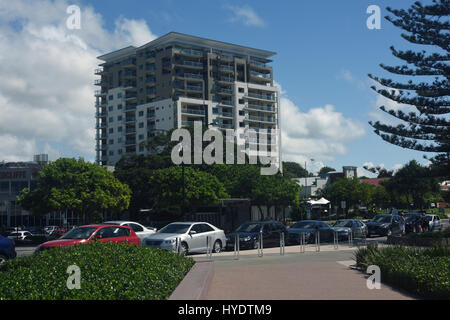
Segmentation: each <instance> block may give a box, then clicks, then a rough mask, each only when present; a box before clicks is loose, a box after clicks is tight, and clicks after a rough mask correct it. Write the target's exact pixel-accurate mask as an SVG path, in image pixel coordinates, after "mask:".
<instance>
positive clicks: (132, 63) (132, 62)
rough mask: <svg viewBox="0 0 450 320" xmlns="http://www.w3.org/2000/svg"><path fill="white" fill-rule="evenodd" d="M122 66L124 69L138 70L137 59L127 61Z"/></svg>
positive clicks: (121, 63)
mask: <svg viewBox="0 0 450 320" xmlns="http://www.w3.org/2000/svg"><path fill="white" fill-rule="evenodd" d="M120 65H121V66H122V67H131V68H136V59H126V60H124V61H122V62H120Z"/></svg>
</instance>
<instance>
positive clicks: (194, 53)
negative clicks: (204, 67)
mask: <svg viewBox="0 0 450 320" xmlns="http://www.w3.org/2000/svg"><path fill="white" fill-rule="evenodd" d="M173 50H174V52H175V53H179V54H182V55H185V56H192V57H203V52H202V51H200V50H194V49H186V48H181V47H178V46H176V47H174V48H173Z"/></svg>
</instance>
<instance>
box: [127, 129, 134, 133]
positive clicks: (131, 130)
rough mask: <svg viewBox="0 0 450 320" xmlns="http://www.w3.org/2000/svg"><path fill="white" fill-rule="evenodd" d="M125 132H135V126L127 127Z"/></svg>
mask: <svg viewBox="0 0 450 320" xmlns="http://www.w3.org/2000/svg"><path fill="white" fill-rule="evenodd" d="M125 133H136V128H127V129H125Z"/></svg>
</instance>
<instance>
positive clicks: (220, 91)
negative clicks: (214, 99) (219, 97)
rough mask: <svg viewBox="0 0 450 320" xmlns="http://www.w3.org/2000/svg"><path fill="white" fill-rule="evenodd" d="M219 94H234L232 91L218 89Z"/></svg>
mask: <svg viewBox="0 0 450 320" xmlns="http://www.w3.org/2000/svg"><path fill="white" fill-rule="evenodd" d="M217 92H218V93H226V94H233V90H231V89H217Z"/></svg>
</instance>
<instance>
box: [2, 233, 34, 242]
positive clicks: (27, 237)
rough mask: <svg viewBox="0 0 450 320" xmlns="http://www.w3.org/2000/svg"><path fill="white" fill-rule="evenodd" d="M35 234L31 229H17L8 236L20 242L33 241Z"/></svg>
mask: <svg viewBox="0 0 450 320" xmlns="http://www.w3.org/2000/svg"><path fill="white" fill-rule="evenodd" d="M32 237H33V234H32V233H31V232H30V231H15V232H11V233H9V234H8V238H9V239H11V240H15V241H20V242H31V241H32Z"/></svg>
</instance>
